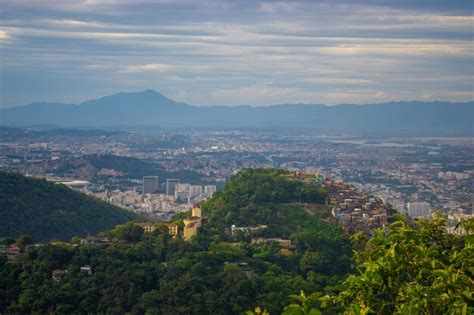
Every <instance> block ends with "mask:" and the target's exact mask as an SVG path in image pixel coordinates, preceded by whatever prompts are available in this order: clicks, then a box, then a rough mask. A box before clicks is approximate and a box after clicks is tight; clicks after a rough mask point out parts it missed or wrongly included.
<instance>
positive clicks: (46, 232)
mask: <svg viewBox="0 0 474 315" xmlns="http://www.w3.org/2000/svg"><path fill="white" fill-rule="evenodd" d="M0 218H1V223H2V224H0V235H1V236H8V237H18V236H20V235H22V234H28V235H29V236H30V237H32V238H33V240H35V241H46V242H47V241H50V240H51V239H59V240H69V239H71V237H73V236H86V235H88V234H90V235H95V234H97V233H99V232H101V231H104V230H107V229H111V228H113V227H114V226H115V225H117V224H120V223H124V222H127V221H130V220H133V219H135V218H136V216H135V215H134V214H132V213H130V212H127V211H125V210H123V209H120V208H118V207H115V206H112V205H110V204H108V203H106V202H104V201H101V200H99V199H96V198H92V197H89V196H87V195H85V194H83V193H80V192H77V191H74V190H72V189H70V188H68V187H66V186H64V185H59V184H54V183H51V182H47V181H46V180H42V179H34V178H29V177H25V176H22V175H19V174H12V173H4V172H0Z"/></svg>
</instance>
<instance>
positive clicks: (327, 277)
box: [0, 169, 474, 315]
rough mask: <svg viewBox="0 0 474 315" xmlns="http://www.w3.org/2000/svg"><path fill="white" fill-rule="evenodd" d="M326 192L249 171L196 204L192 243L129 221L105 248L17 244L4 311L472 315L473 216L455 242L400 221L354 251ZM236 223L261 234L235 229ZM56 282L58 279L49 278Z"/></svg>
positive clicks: (5, 277) (3, 271) (4, 266)
mask: <svg viewBox="0 0 474 315" xmlns="http://www.w3.org/2000/svg"><path fill="white" fill-rule="evenodd" d="M325 196H326V193H325V191H324V189H323V188H322V187H321V186H320V185H319V184H318V183H317V181H316V180H315V179H314V178H312V177H304V178H303V179H301V178H295V177H294V176H292V174H290V173H288V172H286V171H281V170H275V169H256V170H251V169H245V170H243V171H242V172H240V173H239V174H237V175H235V176H233V177H232V178H231V180H230V181H229V182H228V184H227V186H226V187H225V189H224V190H223V191H221V192H219V193H216V194H215V196H214V197H213V198H212V199H211V200H208V201H207V202H205V203H204V204H203V205H202V209H203V215H204V218H205V220H204V222H203V224H202V227H201V228H200V229H199V233H198V235H197V236H195V237H194V238H193V239H192V240H191V241H189V242H185V241H184V240H183V239H182V238H181V237H176V238H172V237H171V236H170V235H169V233H168V229H167V228H166V226H165V225H164V224H163V225H160V226H159V228H157V229H156V230H155V231H154V232H152V233H145V232H144V230H143V229H141V228H140V227H138V226H137V225H134V224H133V223H127V224H123V225H118V226H117V227H116V228H114V229H112V230H109V231H107V232H103V233H101V236H104V237H108V238H109V239H110V240H112V241H111V242H110V243H108V244H103V245H91V244H80V243H79V242H78V241H77V239H73V240H72V242H71V243H64V244H56V245H44V246H40V247H31V246H30V247H28V246H27V245H26V244H27V243H28V238H26V237H21V238H19V239H17V240H16V243H17V244H18V245H19V246H20V247H21V248H22V250H23V254H21V255H20V256H19V257H18V259H17V260H16V261H13V262H12V261H7V260H6V259H5V258H3V257H2V258H0V312H1V313H5V314H13V313H15V314H17V313H54V314H83V313H103V314H123V313H130V314H242V313H246V312H248V314H280V313H284V314H287V315H291V314H293V315H300V314H338V313H344V314H390V313H398V314H469V313H472V312H473V311H474V308H473V298H472V291H473V290H472V289H473V282H472V278H473V274H472V272H473V262H474V258H473V255H472V250H473V240H472V230H473V221H472V220H471V221H469V222H465V225H464V229H465V232H466V233H465V234H463V235H452V234H448V233H447V232H446V230H445V229H444V221H443V219H442V218H437V219H435V220H433V221H432V222H429V221H420V222H412V221H409V220H407V219H406V218H403V217H398V218H395V219H396V220H395V222H394V223H392V224H391V225H389V226H388V227H386V228H384V229H383V230H376V231H375V236H374V237H372V238H366V237H365V236H363V235H362V234H355V235H354V236H352V242H353V245H351V241H350V240H349V237H348V236H347V235H344V234H343V233H342V232H341V230H340V228H339V227H338V226H337V225H336V224H335V223H334V222H333V221H332V220H331V218H330V217H329V216H328V212H327V208H325V206H324V201H325ZM313 206H317V207H313ZM314 209H318V210H316V211H314ZM187 215H189V213H183V214H180V215H178V216H177V217H176V218H175V219H174V222H176V223H179V222H181V220H182V218H184V217H186V216H187ZM232 225H234V226H238V227H249V226H254V227H255V226H265V228H264V229H262V230H257V231H253V232H242V233H230V232H229V228H230V227H231V226H232ZM256 236H258V237H273V238H282V239H289V240H290V241H291V244H292V245H291V246H287V247H285V246H283V247H282V246H279V245H278V244H277V243H273V242H269V243H263V244H256V243H252V242H251V239H252V238H253V237H256ZM13 241H14V240H8V239H4V240H3V243H4V244H9V243H11V242H13ZM352 249H354V250H355V251H354V253H355V255H354V256H353V257H352ZM55 274H60V275H61V277H59V278H58V277H56V278H54V279H53V276H54V275H55ZM300 292H301V293H300Z"/></svg>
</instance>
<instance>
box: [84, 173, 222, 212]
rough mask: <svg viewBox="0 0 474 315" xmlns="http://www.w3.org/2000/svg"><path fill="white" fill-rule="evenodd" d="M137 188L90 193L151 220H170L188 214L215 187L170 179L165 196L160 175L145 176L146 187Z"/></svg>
mask: <svg viewBox="0 0 474 315" xmlns="http://www.w3.org/2000/svg"><path fill="white" fill-rule="evenodd" d="M138 188H141V189H137V187H135V189H128V190H119V189H116V190H113V191H108V190H105V191H101V192H95V193H92V192H89V193H90V194H93V195H94V196H96V197H98V198H100V199H103V200H105V201H107V202H110V203H111V204H113V205H116V206H119V207H122V208H126V209H128V210H130V211H132V212H136V213H141V214H146V215H148V216H150V217H152V218H156V219H162V220H165V221H166V220H169V219H171V217H173V216H174V215H176V214H177V213H182V212H186V211H188V210H189V208H191V207H192V205H193V204H195V203H199V202H201V201H203V200H206V199H208V198H211V197H212V196H213V195H214V193H215V192H216V190H217V187H216V186H215V185H205V186H201V185H191V184H188V183H180V181H179V180H178V179H167V180H166V190H165V193H164V194H163V193H160V192H159V181H158V176H145V177H144V178H143V185H142V186H141V187H140V186H138Z"/></svg>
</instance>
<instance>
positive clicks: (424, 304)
mask: <svg viewBox="0 0 474 315" xmlns="http://www.w3.org/2000/svg"><path fill="white" fill-rule="evenodd" d="M473 225H474V219H470V220H469V221H467V222H465V223H464V228H465V231H466V235H463V236H457V235H452V234H448V233H447V232H446V229H445V228H444V226H445V219H444V218H443V217H441V216H437V217H436V218H434V219H433V221H427V220H421V221H419V222H417V223H415V224H410V223H409V222H407V220H406V219H404V218H402V217H400V218H399V221H396V222H394V223H392V224H391V225H389V226H388V227H387V228H385V229H383V230H378V231H375V236H374V237H373V238H371V239H369V240H366V239H365V238H364V237H362V235H361V234H357V235H355V236H354V237H353V239H354V241H356V242H358V243H359V244H358V245H359V246H361V247H360V248H361V249H360V250H358V251H357V252H356V255H355V262H356V263H357V270H358V274H356V275H351V276H349V277H348V278H347V279H346V281H345V282H344V285H343V287H344V290H343V291H342V292H341V293H340V294H339V295H338V296H336V297H326V298H325V300H326V301H332V302H334V303H335V304H342V305H343V306H344V307H345V309H346V313H347V314H368V313H377V314H391V313H397V314H467V313H470V314H472V313H473V312H474V300H473V297H472V292H473V282H472V279H473V274H472V270H473V269H472V268H473V263H474V257H473V254H472V253H473V248H474V244H473V238H472V231H473Z"/></svg>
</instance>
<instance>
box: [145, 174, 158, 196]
mask: <svg viewBox="0 0 474 315" xmlns="http://www.w3.org/2000/svg"><path fill="white" fill-rule="evenodd" d="M156 192H158V176H144V177H143V193H144V194H154V193H156Z"/></svg>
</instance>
